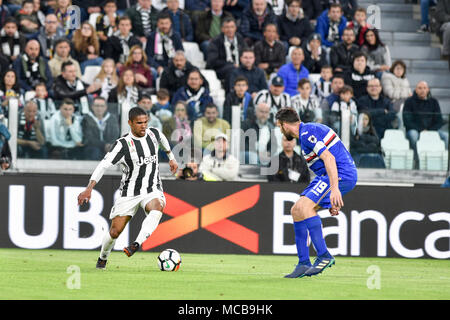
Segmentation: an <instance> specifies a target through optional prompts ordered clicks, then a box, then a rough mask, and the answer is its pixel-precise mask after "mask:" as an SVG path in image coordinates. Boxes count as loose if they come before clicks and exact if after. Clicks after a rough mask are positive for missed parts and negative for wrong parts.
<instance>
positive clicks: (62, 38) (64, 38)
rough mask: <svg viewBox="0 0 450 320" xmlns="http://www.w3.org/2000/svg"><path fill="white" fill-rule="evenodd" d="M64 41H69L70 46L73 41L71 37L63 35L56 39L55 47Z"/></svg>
mask: <svg viewBox="0 0 450 320" xmlns="http://www.w3.org/2000/svg"><path fill="white" fill-rule="evenodd" d="M63 42H65V43H67V44H68V45H69V46H70V45H71V42H70V40H69V39H67V38H66V37H61V38H58V39H57V40H56V41H55V48H56V47H57V46H58V45H59V44H61V43H63Z"/></svg>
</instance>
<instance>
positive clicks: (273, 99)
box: [253, 76, 291, 123]
mask: <svg viewBox="0 0 450 320" xmlns="http://www.w3.org/2000/svg"><path fill="white" fill-rule="evenodd" d="M284 89H285V88H284V80H283V78H282V77H280V76H275V77H273V78H272V81H271V83H270V87H269V90H267V89H265V90H261V91H259V92H258V94H257V95H256V97H255V99H254V101H253V104H254V105H255V106H256V105H258V104H259V103H266V104H267V105H269V108H270V121H272V122H273V123H275V122H274V116H275V114H276V113H277V112H278V110H280V109H281V108H284V107H290V106H291V97H290V95H289V94H287V93H285V92H284Z"/></svg>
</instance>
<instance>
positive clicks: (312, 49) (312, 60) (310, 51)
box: [303, 33, 328, 73]
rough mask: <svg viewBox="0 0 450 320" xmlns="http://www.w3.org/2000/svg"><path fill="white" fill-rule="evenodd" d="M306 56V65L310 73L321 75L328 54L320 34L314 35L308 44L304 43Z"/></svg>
mask: <svg viewBox="0 0 450 320" xmlns="http://www.w3.org/2000/svg"><path fill="white" fill-rule="evenodd" d="M303 52H304V54H305V61H304V65H305V68H306V69H308V71H309V72H310V73H320V71H321V70H322V67H323V66H324V65H326V64H328V62H327V52H326V51H325V50H324V49H323V48H322V39H321V38H320V35H319V34H318V33H313V34H311V36H310V37H309V39H308V41H307V42H304V43H303Z"/></svg>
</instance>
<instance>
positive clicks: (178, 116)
mask: <svg viewBox="0 0 450 320" xmlns="http://www.w3.org/2000/svg"><path fill="white" fill-rule="evenodd" d="M174 109H175V111H174V116H173V117H170V118H168V119H167V120H166V121H164V122H163V129H162V132H163V133H164V135H165V136H166V137H167V139H168V140H169V142H170V143H171V145H172V146H174V145H177V144H178V143H187V144H189V145H190V144H191V138H192V129H191V125H190V121H189V119H188V116H187V104H186V102H184V101H177V102H176V103H175V108H174Z"/></svg>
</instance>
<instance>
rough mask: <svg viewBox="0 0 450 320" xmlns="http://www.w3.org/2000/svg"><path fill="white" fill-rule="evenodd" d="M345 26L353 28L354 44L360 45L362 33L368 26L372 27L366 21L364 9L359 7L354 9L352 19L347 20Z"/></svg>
mask: <svg viewBox="0 0 450 320" xmlns="http://www.w3.org/2000/svg"><path fill="white" fill-rule="evenodd" d="M347 28H351V29H353V32H354V34H355V40H356V45H358V46H362V45H363V43H364V34H365V33H366V31H367V30H368V29H369V28H372V26H371V25H370V24H369V23H367V12H366V9H364V8H361V7H360V8H358V9H356V11H355V15H354V16H353V20H352V21H350V22H349V24H348V25H347ZM355 40H354V41H355Z"/></svg>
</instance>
